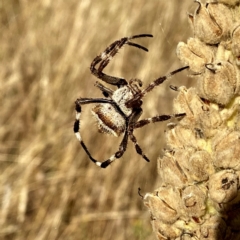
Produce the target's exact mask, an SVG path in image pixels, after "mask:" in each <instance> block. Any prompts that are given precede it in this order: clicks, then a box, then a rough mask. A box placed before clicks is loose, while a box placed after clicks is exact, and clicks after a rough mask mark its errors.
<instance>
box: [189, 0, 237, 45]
mask: <svg viewBox="0 0 240 240" xmlns="http://www.w3.org/2000/svg"><path fill="white" fill-rule="evenodd" d="M195 2H197V3H198V7H197V9H196V11H195V13H194V15H189V20H190V22H191V23H192V27H193V31H194V34H195V36H196V37H198V38H199V39H200V40H201V41H203V42H205V43H208V44H217V43H219V42H220V41H221V40H225V39H226V38H227V37H229V35H230V27H231V26H232V23H233V16H232V14H231V11H230V10H229V8H228V7H226V6H225V5H224V4H221V3H207V4H202V3H201V2H200V1H198V0H196V1H195Z"/></svg>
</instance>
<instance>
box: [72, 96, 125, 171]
mask: <svg viewBox="0 0 240 240" xmlns="http://www.w3.org/2000/svg"><path fill="white" fill-rule="evenodd" d="M89 103H102V104H104V103H109V104H113V103H112V100H109V99H101V98H99V99H93V98H79V99H77V100H76V102H75V104H76V108H75V110H76V119H75V122H74V125H73V131H74V133H75V135H76V138H77V139H78V141H79V143H80V144H81V145H82V147H83V149H84V151H85V152H86V153H87V155H88V157H89V158H90V160H91V161H92V162H94V163H95V164H96V165H97V166H99V167H101V168H106V167H108V166H109V165H110V164H111V163H112V162H114V161H115V160H116V159H118V158H120V157H122V155H123V154H124V152H125V151H126V149H127V142H128V134H127V131H125V134H124V137H123V139H122V142H121V143H120V146H119V150H118V151H117V152H116V153H114V154H113V155H112V156H111V157H110V158H108V159H107V160H105V161H103V162H100V161H97V160H96V159H94V158H93V157H92V155H91V153H90V152H89V150H88V148H87V146H86V145H85V143H84V142H83V140H82V136H81V133H80V126H81V122H80V117H81V111H82V108H81V104H89Z"/></svg>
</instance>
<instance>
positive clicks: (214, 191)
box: [209, 170, 239, 203]
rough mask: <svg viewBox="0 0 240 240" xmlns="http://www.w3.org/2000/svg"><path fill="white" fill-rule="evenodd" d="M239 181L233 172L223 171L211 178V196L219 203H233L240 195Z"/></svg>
mask: <svg viewBox="0 0 240 240" xmlns="http://www.w3.org/2000/svg"><path fill="white" fill-rule="evenodd" d="M238 187H239V179H238V175H237V174H235V173H234V171H233V170H222V171H220V172H217V173H215V174H213V175H211V176H210V179H209V195H210V198H211V199H212V200H213V201H215V202H217V203H227V202H230V201H232V200H233V199H234V198H235V197H236V196H237V194H238Z"/></svg>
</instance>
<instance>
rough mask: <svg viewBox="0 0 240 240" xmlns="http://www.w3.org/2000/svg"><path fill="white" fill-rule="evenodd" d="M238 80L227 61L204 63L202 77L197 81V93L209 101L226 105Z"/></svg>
mask: <svg viewBox="0 0 240 240" xmlns="http://www.w3.org/2000/svg"><path fill="white" fill-rule="evenodd" d="M237 84H238V80H237V78H236V70H235V68H234V66H233V65H232V64H231V63H229V62H224V61H223V62H218V63H212V64H206V71H205V73H204V75H203V78H202V79H201V80H200V81H198V90H199V95H200V96H201V97H202V98H205V99H207V100H209V101H212V102H216V103H218V104H220V105H226V104H228V103H229V102H230V100H231V99H232V98H233V96H234V95H235V90H236V88H237Z"/></svg>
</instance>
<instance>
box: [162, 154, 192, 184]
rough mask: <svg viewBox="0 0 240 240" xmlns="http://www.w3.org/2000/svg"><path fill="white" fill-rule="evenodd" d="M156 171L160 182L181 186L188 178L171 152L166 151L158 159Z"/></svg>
mask: <svg viewBox="0 0 240 240" xmlns="http://www.w3.org/2000/svg"><path fill="white" fill-rule="evenodd" d="M158 173H159V175H160V177H161V180H162V182H164V183H166V184H170V185H172V186H176V187H183V186H185V184H186V183H187V181H188V179H187V177H186V175H185V173H184V172H183V170H182V169H181V167H180V166H179V164H178V162H177V161H176V159H175V157H174V156H173V154H171V153H166V152H165V155H164V157H163V158H162V159H159V160H158Z"/></svg>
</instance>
